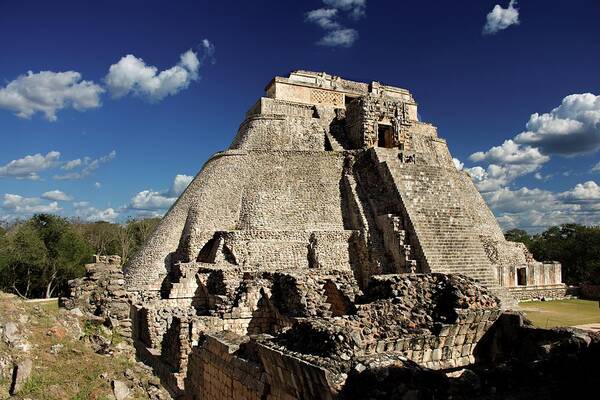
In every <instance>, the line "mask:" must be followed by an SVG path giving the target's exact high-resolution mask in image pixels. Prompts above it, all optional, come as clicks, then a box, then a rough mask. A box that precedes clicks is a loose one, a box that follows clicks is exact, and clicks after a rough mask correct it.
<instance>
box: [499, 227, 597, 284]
mask: <svg viewBox="0 0 600 400" xmlns="http://www.w3.org/2000/svg"><path fill="white" fill-rule="evenodd" d="M505 237H506V239H507V240H512V241H515V242H521V243H524V244H525V245H526V246H527V248H528V249H529V251H531V253H532V254H533V256H534V257H535V259H536V260H540V261H559V262H560V263H561V264H562V273H563V280H564V282H566V283H568V284H579V283H581V282H591V283H594V284H600V227H589V226H582V225H577V224H565V225H559V226H553V227H551V228H548V229H547V230H546V231H544V232H542V233H540V234H535V235H529V234H528V233H527V232H525V231H522V230H519V229H513V230H510V231H507V232H506V233H505Z"/></svg>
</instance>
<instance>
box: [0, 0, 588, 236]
mask: <svg viewBox="0 0 600 400" xmlns="http://www.w3.org/2000/svg"><path fill="white" fill-rule="evenodd" d="M599 19H600V3H598V2H597V1H593V0H573V1H569V2H566V1H537V0H529V1H527V0H523V1H522V2H514V1H513V2H511V3H509V2H508V1H501V2H498V1H497V0H495V1H484V0H471V1H465V2H458V3H457V2H441V1H420V2H411V1H403V0H400V1H383V0H380V1H375V0H314V1H313V0H311V1H308V0H307V1H253V2H242V1H239V2H214V1H173V2H164V1H149V0H143V1H142V0H140V1H133V0H121V1H102V2H93V3H92V2H89V4H88V2H81V1H53V2H48V1H27V0H22V1H2V0H0V136H1V143H2V145H1V147H0V219H1V220H4V221H11V220H14V219H16V218H25V217H28V216H29V215H31V214H32V213H34V212H39V211H52V212H57V213H59V214H61V215H64V216H79V217H80V218H82V219H87V220H97V219H107V220H115V221H122V220H124V219H126V218H128V217H138V216H147V215H161V214H162V213H164V211H165V210H166V209H167V208H168V206H169V205H170V204H171V203H172V201H173V200H174V199H175V198H176V196H177V195H178V194H179V193H180V192H181V190H182V189H183V188H184V187H185V184H186V183H187V182H189V179H190V177H191V176H193V175H195V174H196V173H197V172H198V171H199V170H200V168H201V167H202V165H203V163H204V162H205V161H206V160H207V158H208V157H209V156H210V155H211V154H212V153H214V152H216V151H219V150H222V149H225V148H227V147H228V145H229V143H230V142H231V140H232V138H233V136H234V135H235V132H236V130H237V127H238V126H239V124H240V123H241V122H242V119H243V115H244V112H245V111H246V110H247V109H248V108H249V107H250V106H251V105H252V104H253V103H254V102H255V101H256V100H257V99H258V98H259V97H260V96H261V95H262V94H263V89H264V87H265V85H266V83H268V81H269V80H270V79H271V78H272V77H273V76H275V75H286V74H287V73H289V72H290V71H291V70H294V69H309V70H316V71H327V72H329V73H332V74H335V75H340V76H342V77H345V78H348V79H354V80H361V81H371V80H378V81H381V82H384V83H386V84H391V85H395V86H400V87H405V88H407V89H409V90H411V92H412V93H413V95H414V97H415V99H416V100H417V102H418V103H419V113H420V116H421V118H422V119H423V120H424V121H428V122H431V123H433V124H435V125H436V126H437V127H438V129H439V134H440V136H442V137H444V138H446V139H447V140H448V143H449V146H450V150H451V152H452V154H453V156H454V157H455V158H456V159H457V161H460V164H458V165H459V166H461V167H462V168H465V169H467V170H468V171H469V173H470V174H471V175H472V177H473V178H474V180H475V183H476V184H477V185H478V188H479V189H480V191H481V192H482V193H483V195H484V198H485V199H486V200H487V201H488V204H490V205H491V206H492V209H493V210H494V212H495V214H496V216H497V217H498V218H499V220H500V222H501V224H502V225H503V227H505V228H512V227H522V228H525V229H528V230H531V231H539V230H541V229H544V228H545V227H547V226H549V225H552V224H555V223H564V222H579V223H584V224H599V223H600V214H599V213H598V211H600V186H598V185H597V182H599V181H600V165H599V166H598V167H597V168H596V171H594V166H596V164H597V163H598V162H599V160H600V157H599V156H598V149H599V148H600V98H599V97H596V96H597V95H600V74H599V73H598V66H599V65H600V40H599V39H600V24H598V23H597V21H598V20H599ZM29 71H31V73H29ZM42 71H45V72H42ZM559 106H560V107H559ZM535 113H537V115H536V114H535ZM507 141H509V142H507Z"/></svg>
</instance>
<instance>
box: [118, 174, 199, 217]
mask: <svg viewBox="0 0 600 400" xmlns="http://www.w3.org/2000/svg"><path fill="white" fill-rule="evenodd" d="M193 179H194V177H193V176H189V175H181V174H178V175H176V176H175V178H174V179H173V184H172V185H171V188H170V189H168V190H162V191H154V190H152V189H149V190H142V191H141V192H139V193H137V194H136V195H135V196H133V197H132V199H131V201H130V202H129V205H128V206H127V207H126V208H127V209H129V210H132V211H134V212H136V213H138V214H139V213H140V212H151V216H156V215H159V214H160V213H161V212H164V211H166V210H167V209H168V208H169V207H171V205H172V204H173V203H174V202H175V200H177V197H179V195H181V193H183V191H184V190H185V189H186V188H187V186H188V185H189V184H190V182H191V181H192V180H193ZM145 215H146V214H145Z"/></svg>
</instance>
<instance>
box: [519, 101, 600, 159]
mask: <svg viewBox="0 0 600 400" xmlns="http://www.w3.org/2000/svg"><path fill="white" fill-rule="evenodd" d="M526 128H527V130H526V131H525V132H522V133H520V134H518V135H517V136H516V138H515V142H517V143H522V144H526V145H530V146H535V147H537V148H539V149H540V150H541V151H542V152H543V153H544V154H560V155H565V156H574V155H579V154H587V153H593V152H595V151H597V150H598V149H600V96H596V95H594V94H592V93H583V94H572V95H569V96H567V97H565V98H564V99H563V100H562V103H561V105H560V106H558V107H556V108H554V109H553V110H552V111H550V112H549V113H543V114H538V113H534V114H532V115H531V117H530V118H529V121H528V122H527V125H526Z"/></svg>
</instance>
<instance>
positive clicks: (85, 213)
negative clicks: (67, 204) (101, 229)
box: [73, 201, 120, 222]
mask: <svg viewBox="0 0 600 400" xmlns="http://www.w3.org/2000/svg"><path fill="white" fill-rule="evenodd" d="M73 208H75V216H76V217H78V218H81V219H82V220H84V221H108V222H114V221H116V220H117V218H118V217H119V215H120V214H119V212H118V211H116V210H115V209H114V208H111V207H109V208H106V209H104V210H101V209H98V208H95V207H92V206H90V203H89V202H87V201H80V202H74V203H73Z"/></svg>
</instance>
